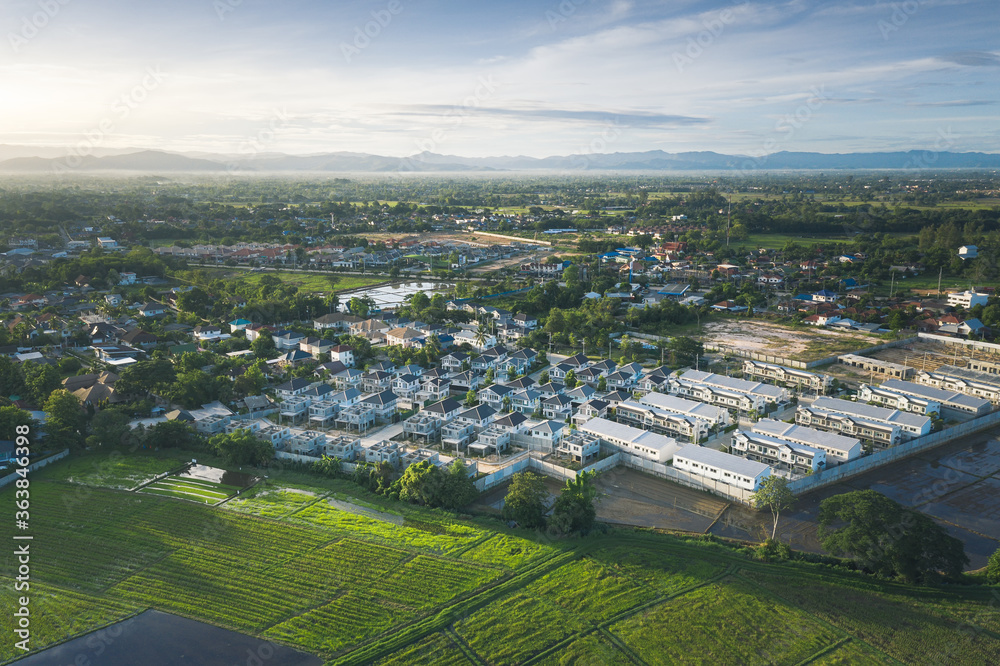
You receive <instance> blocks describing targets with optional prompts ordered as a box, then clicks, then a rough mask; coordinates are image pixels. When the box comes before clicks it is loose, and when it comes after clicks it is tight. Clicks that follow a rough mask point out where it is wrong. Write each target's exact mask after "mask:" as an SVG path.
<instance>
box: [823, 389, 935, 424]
mask: <svg viewBox="0 0 1000 666" xmlns="http://www.w3.org/2000/svg"><path fill="white" fill-rule="evenodd" d="M812 406H813V407H815V408H816V409H825V410H826V411H828V412H840V413H841V414H850V415H856V416H860V417H861V418H863V419H868V420H870V421H881V422H884V423H898V424H900V425H905V426H909V427H911V428H923V427H925V426H928V427H929V425H930V422H931V419H930V417H928V416H921V415H920V414H913V413H911V412H901V411H899V410H898V409H887V408H885V407H875V406H874V405H866V404H864V403H861V402H851V401H850V400H840V399H839V398H828V397H826V396H820V397H819V398H816V399H815V400H814V401H813V403H812Z"/></svg>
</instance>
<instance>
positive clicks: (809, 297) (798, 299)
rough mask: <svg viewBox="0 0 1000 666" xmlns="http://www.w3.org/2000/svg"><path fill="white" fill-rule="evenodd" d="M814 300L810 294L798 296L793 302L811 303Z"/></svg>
mask: <svg viewBox="0 0 1000 666" xmlns="http://www.w3.org/2000/svg"><path fill="white" fill-rule="evenodd" d="M812 299H813V297H812V296H811V295H809V294H799V295H798V296H796V297H795V298H793V299H792V300H793V301H811V300H812Z"/></svg>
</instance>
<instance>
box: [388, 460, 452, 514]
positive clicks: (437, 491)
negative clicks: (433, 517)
mask: <svg viewBox="0 0 1000 666" xmlns="http://www.w3.org/2000/svg"><path fill="white" fill-rule="evenodd" d="M445 476H446V475H445V473H444V472H443V471H441V468H439V467H438V466H437V465H435V464H434V463H432V462H430V461H429V460H423V461H421V462H418V463H416V464H413V465H410V466H409V467H407V468H406V471H405V472H403V476H402V478H400V480H399V499H401V500H404V501H406V502H410V503H412V504H420V505H422V506H442V504H443V503H444V496H445Z"/></svg>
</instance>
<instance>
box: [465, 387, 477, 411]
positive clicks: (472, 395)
mask: <svg viewBox="0 0 1000 666" xmlns="http://www.w3.org/2000/svg"><path fill="white" fill-rule="evenodd" d="M477 402H479V400H478V399H477V398H476V392H475V391H473V390H472V389H469V391H468V393H466V394H465V404H466V405H468V406H469V407H472V406H474V405H475V404H476V403H477Z"/></svg>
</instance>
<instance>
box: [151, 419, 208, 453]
mask: <svg viewBox="0 0 1000 666" xmlns="http://www.w3.org/2000/svg"><path fill="white" fill-rule="evenodd" d="M199 440H200V435H198V433H196V432H195V431H194V429H193V428H192V427H191V426H190V425H188V423H187V422H186V421H180V420H177V421H161V422H160V423H157V424H156V425H154V426H152V427H151V428H150V429H149V430H147V431H146V435H145V437H144V438H143V440H142V443H143V446H147V447H149V448H151V449H193V448H196V447H197V446H198V445H199V443H200V442H199Z"/></svg>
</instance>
